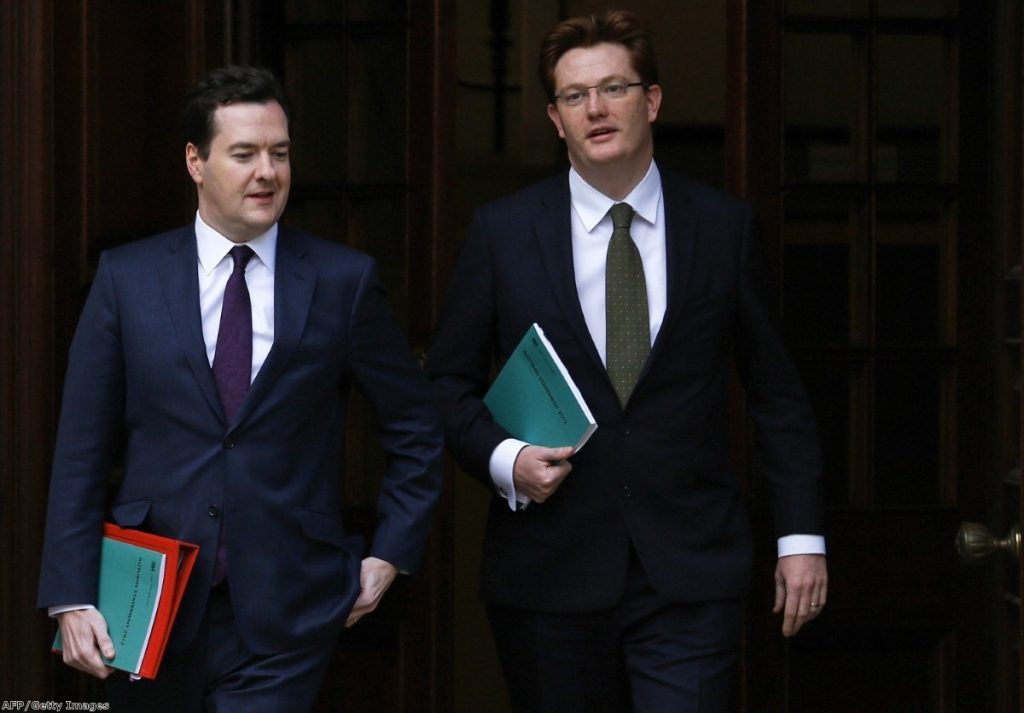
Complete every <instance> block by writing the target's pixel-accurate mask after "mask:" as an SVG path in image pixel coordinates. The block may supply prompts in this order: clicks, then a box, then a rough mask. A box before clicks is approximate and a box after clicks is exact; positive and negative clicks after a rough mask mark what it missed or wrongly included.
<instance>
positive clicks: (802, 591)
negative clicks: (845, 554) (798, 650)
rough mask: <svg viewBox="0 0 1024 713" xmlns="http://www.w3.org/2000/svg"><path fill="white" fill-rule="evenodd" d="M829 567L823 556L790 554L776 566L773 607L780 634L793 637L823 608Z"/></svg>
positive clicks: (782, 558) (826, 595)
mask: <svg viewBox="0 0 1024 713" xmlns="http://www.w3.org/2000/svg"><path fill="white" fill-rule="evenodd" d="M827 598H828V570H827V568H826V567H825V556H824V555H789V556H787V557H781V558H779V563H778V565H777V566H776V568H775V607H774V608H773V609H772V612H773V613H775V614H778V613H779V612H783V615H782V635H783V636H793V635H795V634H796V633H797V632H798V631H800V629H801V627H803V625H804V624H806V623H807V622H809V621H811V620H812V619H814V618H815V617H817V616H818V614H820V613H821V610H822V609H824V608H825V600H826V599H827Z"/></svg>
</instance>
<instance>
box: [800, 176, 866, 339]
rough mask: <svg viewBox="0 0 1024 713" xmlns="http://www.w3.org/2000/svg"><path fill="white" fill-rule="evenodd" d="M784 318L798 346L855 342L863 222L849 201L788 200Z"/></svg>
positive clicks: (820, 198)
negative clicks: (856, 260)
mask: <svg viewBox="0 0 1024 713" xmlns="http://www.w3.org/2000/svg"><path fill="white" fill-rule="evenodd" d="M784 230H785V232H784V240H785V247H784V253H783V266H784V274H785V276H784V278H783V281H782V285H783V317H784V320H783V321H784V325H785V331H786V336H787V338H788V339H789V341H790V343H791V344H793V345H794V346H848V345H849V344H850V343H851V342H852V341H853V337H852V315H851V310H852V309H853V295H854V294H856V293H857V291H858V289H859V287H858V285H856V284H854V283H853V282H852V281H851V280H852V275H853V272H852V264H853V263H854V255H856V254H857V245H858V243H859V240H858V235H859V231H860V219H859V217H858V214H857V211H856V210H855V209H854V207H853V205H852V204H851V203H850V201H849V199H846V198H841V197H839V198H825V197H808V196H790V197H788V198H787V199H786V223H785V227H784Z"/></svg>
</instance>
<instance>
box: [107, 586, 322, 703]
mask: <svg viewBox="0 0 1024 713" xmlns="http://www.w3.org/2000/svg"><path fill="white" fill-rule="evenodd" d="M333 651H334V642H333V641H332V642H329V643H325V644H318V645H317V646H313V647H310V648H306V649H301V650H299V651H289V652H285V653H281V654H272V655H269V656H257V655H255V654H252V653H251V652H249V650H248V649H247V648H246V647H245V644H243V643H242V639H241V637H240V636H239V634H238V628H237V627H236V626H235V619H234V615H233V614H232V610H231V594H230V589H229V587H228V585H227V584H221V585H219V586H217V587H214V588H213V590H212V591H211V593H210V599H209V603H208V606H207V609H206V613H205V615H204V616H203V621H202V623H201V624H200V628H199V633H198V635H197V636H196V638H195V639H194V640H193V641H192V643H190V644H189V645H188V646H186V647H185V648H184V649H181V650H179V651H167V652H166V653H165V654H164V660H163V662H162V663H161V665H160V671H159V672H158V674H157V677H156V679H154V680H141V681H131V680H129V678H128V676H127V674H125V673H124V672H123V671H118V672H116V673H114V674H112V675H111V676H110V677H109V678H108V679H107V695H108V696H109V698H110V710H111V711H113V712H114V713H139V711H146V713H279V712H280V711H296V712H297V713H304V712H305V711H308V710H309V709H310V707H311V706H312V705H313V702H314V701H315V700H316V696H317V694H318V693H319V692H320V685H321V683H322V681H323V677H324V673H325V672H326V670H327V666H328V664H329V663H330V661H331V656H332V653H333Z"/></svg>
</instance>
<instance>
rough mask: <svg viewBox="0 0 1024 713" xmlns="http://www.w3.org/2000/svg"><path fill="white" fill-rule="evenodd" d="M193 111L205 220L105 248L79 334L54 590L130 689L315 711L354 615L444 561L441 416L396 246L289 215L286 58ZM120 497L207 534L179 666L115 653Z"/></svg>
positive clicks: (149, 701) (139, 517) (130, 699)
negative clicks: (346, 471) (134, 676)
mask: <svg viewBox="0 0 1024 713" xmlns="http://www.w3.org/2000/svg"><path fill="white" fill-rule="evenodd" d="M185 134H186V141H187V144H186V148H185V161H186V165H187V168H188V172H189V174H190V176H191V178H192V180H193V182H194V183H195V185H196V189H197V194H198V201H199V206H198V212H197V214H196V217H195V220H194V222H192V223H191V224H189V225H187V226H185V227H183V228H180V229H177V230H173V231H170V232H168V233H164V234H162V235H157V236H155V237H152V238H149V239H146V240H142V241H139V242H137V243H133V244H129V245H125V246H122V247H119V248H116V249H114V250H110V251H108V252H106V253H104V254H103V255H102V256H101V258H100V262H99V267H98V269H97V272H96V278H95V281H94V283H93V286H92V289H91V291H90V294H89V298H88V300H87V302H86V305H85V308H84V311H83V313H82V317H81V320H80V322H79V325H78V329H77V331H76V334H75V338H74V341H73V343H72V347H71V355H70V360H69V368H68V373H67V377H66V381H65V388H64V400H63V409H62V412H61V418H60V426H59V431H58V437H57V445H56V451H55V455H54V466H53V475H52V481H51V486H50V500H49V512H48V516H47V527H46V537H45V544H44V550H43V558H42V575H41V581H40V587H39V605H40V606H42V607H46V608H48V609H49V610H50V612H51V614H52V615H54V616H56V617H57V618H58V619H59V624H60V630H61V634H62V636H63V641H64V660H65V662H67V663H68V664H70V665H71V666H73V667H75V668H77V669H80V670H82V671H86V672H88V673H90V674H92V675H95V676H98V677H100V678H106V679H107V681H108V691H109V694H110V697H111V702H112V704H113V709H114V710H123V711H131V712H137V711H165V710H166V711H175V712H179V711H196V712H198V711H201V710H205V711H218V712H219V713H224V712H228V713H254V712H266V713H274V712H279V711H283V710H297V711H303V710H308V708H309V706H310V705H311V704H312V701H313V699H314V698H315V697H316V694H317V692H318V689H319V685H320V681H321V679H322V677H323V675H324V672H325V670H326V667H327V664H328V663H329V661H330V656H331V653H332V649H333V647H334V644H335V642H336V641H337V639H338V635H339V633H340V631H341V629H342V628H343V627H344V626H351V625H352V624H354V623H355V622H356V621H357V620H358V619H360V618H361V617H363V616H365V615H366V614H367V613H369V612H371V611H373V610H374V609H375V608H376V606H377V604H378V603H379V602H380V600H381V597H382V596H383V595H384V593H385V591H386V590H387V589H388V587H389V586H390V585H391V583H392V582H393V580H394V579H395V577H396V575H397V574H398V573H399V571H411V570H413V569H415V568H416V567H417V565H418V563H419V561H420V558H421V556H422V551H423V549H424V545H425V541H426V538H427V535H428V532H429V530H430V525H431V513H432V510H433V507H434V504H435V502H436V500H437V498H438V495H439V492H440V487H441V472H440V466H439V461H440V452H441V447H442V446H441V430H440V426H439V423H438V419H437V416H436V412H435V408H434V406H433V404H432V399H431V395H430V387H429V385H428V383H427V381H426V379H425V377H424V376H423V375H422V373H421V371H420V370H419V368H418V366H417V364H416V363H415V361H414V359H413V358H412V356H411V354H410V351H409V349H408V346H407V344H406V343H405V340H404V338H403V336H402V335H401V333H400V331H399V329H398V328H397V325H396V323H395V321H394V319H393V317H392V315H391V312H390V310H389V309H388V306H387V303H386V300H385V296H384V293H383V289H382V287H381V285H380V283H379V281H378V278H377V272H376V267H375V262H374V260H373V259H371V258H370V257H368V256H367V255H364V254H361V253H359V252H356V251H355V250H352V249H349V248H347V247H345V246H342V245H339V244H335V243H331V242H328V241H325V240H322V239H319V238H316V237H314V236H312V235H309V234H306V233H303V232H299V231H294V230H289V229H287V228H283V227H279V225H278V219H279V218H280V216H281V213H282V212H283V211H284V208H285V204H286V202H287V200H288V191H289V187H290V185H291V168H290V163H289V153H290V139H289V134H288V105H287V103H286V101H285V98H284V95H283V92H282V91H281V88H280V86H279V84H278V83H277V81H276V79H275V78H274V77H273V75H271V74H270V73H269V72H267V71H266V70H262V69H254V68H247V67H228V68H224V69H220V70H215V71H213V72H211V73H210V74H209V75H208V76H207V77H206V78H204V79H203V80H202V81H201V82H200V83H199V84H198V85H197V87H196V89H195V90H194V91H193V93H192V95H191V97H190V99H189V102H188V105H187V107H186V112H185ZM232 374H234V376H232ZM239 375H240V376H239ZM352 387H357V388H358V389H359V390H360V391H361V392H362V393H363V394H364V395H365V397H366V398H367V400H368V402H369V403H370V404H371V405H372V407H373V409H374V411H375V414H376V422H377V424H378V437H379V440H380V442H381V445H382V447H383V448H384V450H385V452H386V454H387V463H388V465H387V469H386V471H385V472H384V474H383V477H382V481H381V482H382V484H381V491H380V495H379V500H378V523H377V526H376V530H375V532H374V535H373V537H372V542H371V543H370V545H369V547H368V548H366V549H365V550H364V542H363V541H362V539H361V538H359V537H355V536H352V535H350V534H349V533H347V532H346V528H345V523H343V522H342V517H341V508H342V506H343V504H344V503H343V501H342V494H341V491H340V488H339V484H340V479H341V476H342V469H343V464H344V440H345V415H346V408H347V402H348V396H349V392H350V390H351V389H352ZM118 462H120V463H122V464H123V478H122V479H121V482H120V483H119V485H118V487H117V489H116V492H115V493H114V494H113V498H112V504H111V505H110V506H109V507H108V506H107V502H106V501H107V483H108V479H109V476H110V473H111V470H112V468H114V467H115V465H116V464H117V463H118ZM106 518H110V519H111V520H112V521H114V522H116V523H117V524H119V525H122V526H126V527H132V528H139V529H142V530H146V531H149V532H154V533H157V534H160V535H166V536H170V537H175V538H179V539H182V540H186V541H190V542H194V543H196V544H198V545H199V546H200V552H199V560H198V563H197V565H196V569H195V571H194V572H193V575H192V579H191V581H190V582H189V585H188V589H187V591H186V593H185V598H184V601H183V603H182V606H181V609H180V612H179V615H178V619H177V621H176V623H175V626H174V629H173V631H172V635H171V642H170V647H169V649H170V650H169V652H168V653H167V655H166V657H165V659H164V661H163V664H162V666H161V670H160V672H159V674H158V676H157V679H156V680H155V681H129V680H128V677H127V675H126V674H125V673H123V672H114V671H113V669H111V668H110V667H108V666H106V665H105V663H104V662H103V660H102V659H101V657H100V654H101V653H102V654H103V655H104V656H106V657H108V658H109V657H111V656H113V655H114V654H115V653H116V651H115V648H114V646H113V645H112V642H111V638H110V636H109V634H108V633H107V626H106V622H105V621H104V619H103V617H102V615H101V614H100V613H99V612H98V611H97V610H96V609H95V608H94V606H92V605H94V604H95V601H96V591H97V570H98V559H99V550H100V532H101V526H102V523H103V521H104V519H106Z"/></svg>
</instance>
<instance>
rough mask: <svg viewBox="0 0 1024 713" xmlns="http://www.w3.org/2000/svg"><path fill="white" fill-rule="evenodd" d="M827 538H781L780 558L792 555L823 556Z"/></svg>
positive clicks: (817, 536) (789, 536)
mask: <svg viewBox="0 0 1024 713" xmlns="http://www.w3.org/2000/svg"><path fill="white" fill-rule="evenodd" d="M823 554H825V538H824V537H822V536H821V535H786V536H785V537H780V538H779V558H780V559H781V558H782V557H789V556H790V555H823Z"/></svg>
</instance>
